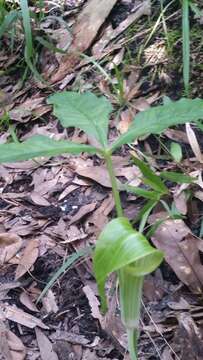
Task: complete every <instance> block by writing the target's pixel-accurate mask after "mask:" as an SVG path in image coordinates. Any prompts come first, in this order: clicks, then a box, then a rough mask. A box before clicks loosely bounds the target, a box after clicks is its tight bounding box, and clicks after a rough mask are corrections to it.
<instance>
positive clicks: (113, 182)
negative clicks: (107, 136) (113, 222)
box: [104, 151, 123, 217]
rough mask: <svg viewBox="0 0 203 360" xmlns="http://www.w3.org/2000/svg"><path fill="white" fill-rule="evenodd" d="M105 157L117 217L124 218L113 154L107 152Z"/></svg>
mask: <svg viewBox="0 0 203 360" xmlns="http://www.w3.org/2000/svg"><path fill="white" fill-rule="evenodd" d="M104 157H105V160H106V165H107V170H108V173H109V177H110V180H111V185H112V192H113V197H114V201H115V206H116V212H117V216H118V217H122V216H123V209H122V206H121V199H120V195H119V191H118V186H117V180H116V176H115V173H114V169H113V163H112V159H111V153H109V152H107V151H106V152H105V153H104Z"/></svg>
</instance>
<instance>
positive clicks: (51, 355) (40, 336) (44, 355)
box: [35, 328, 68, 360]
mask: <svg viewBox="0 0 203 360" xmlns="http://www.w3.org/2000/svg"><path fill="white" fill-rule="evenodd" d="M35 333H36V338H37V342H38V346H39V350H40V355H41V359H42V360H58V356H57V354H56V353H55V352H54V350H53V346H52V343H51V341H50V340H49V339H48V337H47V336H46V335H45V334H44V333H43V332H42V331H41V330H40V329H38V328H36V329H35ZM67 356H68V354H67Z"/></svg>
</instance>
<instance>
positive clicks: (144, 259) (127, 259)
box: [93, 217, 163, 309]
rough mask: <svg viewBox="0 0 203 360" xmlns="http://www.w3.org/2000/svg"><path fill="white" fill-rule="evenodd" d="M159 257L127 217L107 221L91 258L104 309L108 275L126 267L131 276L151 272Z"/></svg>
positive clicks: (156, 251)
mask: <svg viewBox="0 0 203 360" xmlns="http://www.w3.org/2000/svg"><path fill="white" fill-rule="evenodd" d="M162 258H163V254H162V252H160V251H158V250H156V249H155V248H153V247H152V246H151V245H150V244H149V242H148V241H147V239H146V238H145V237H144V236H143V235H142V234H140V233H139V232H137V231H135V230H134V229H133V227H132V226H131V224H130V222H129V221H128V219H127V218H124V217H120V218H117V219H114V220H112V221H111V222H109V223H108V224H107V225H106V227H105V228H104V230H103V231H102V233H101V234H100V236H99V239H98V240H97V243H96V249H95V252H94V257H93V264H94V272H95V277H96V280H97V284H98V288H99V292H100V296H101V299H102V305H103V309H106V298H105V282H106V279H107V277H108V275H109V274H111V273H112V272H114V271H117V270H120V269H122V268H124V267H125V268H126V270H127V271H128V272H129V273H130V274H132V275H134V276H144V275H146V274H148V273H150V272H151V271H153V270H154V269H155V268H156V267H157V266H158V265H159V264H160V263H161V261H162Z"/></svg>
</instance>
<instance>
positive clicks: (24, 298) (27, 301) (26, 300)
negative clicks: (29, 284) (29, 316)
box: [19, 291, 39, 312]
mask: <svg viewBox="0 0 203 360" xmlns="http://www.w3.org/2000/svg"><path fill="white" fill-rule="evenodd" d="M19 300H20V302H21V304H23V305H24V306H26V308H28V309H29V310H31V311H34V312H39V310H38V309H37V307H36V305H35V304H34V303H33V301H32V299H31V297H30V296H29V294H27V293H26V292H25V291H23V292H22V293H21V294H20V298H19Z"/></svg>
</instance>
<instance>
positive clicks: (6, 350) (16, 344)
mask: <svg viewBox="0 0 203 360" xmlns="http://www.w3.org/2000/svg"><path fill="white" fill-rule="evenodd" d="M0 354H1V355H2V356H3V358H4V359H6V360H24V359H25V356H26V350H25V347H24V345H23V343H22V341H21V340H20V339H19V338H18V337H17V336H16V335H15V334H14V333H13V332H12V331H10V330H7V329H6V327H5V325H4V324H3V323H2V322H0Z"/></svg>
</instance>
